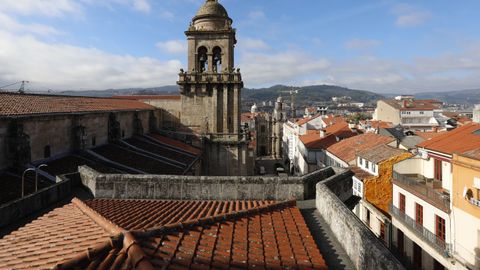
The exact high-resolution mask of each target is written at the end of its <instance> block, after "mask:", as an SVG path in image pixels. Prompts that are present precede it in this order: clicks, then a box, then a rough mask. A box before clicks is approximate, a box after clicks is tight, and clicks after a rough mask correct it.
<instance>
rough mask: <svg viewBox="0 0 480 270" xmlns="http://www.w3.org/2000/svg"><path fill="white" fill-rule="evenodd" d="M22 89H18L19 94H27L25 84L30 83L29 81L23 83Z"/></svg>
mask: <svg viewBox="0 0 480 270" xmlns="http://www.w3.org/2000/svg"><path fill="white" fill-rule="evenodd" d="M21 83H22V84H21V85H20V89H18V92H19V93H20V94H25V84H26V83H30V82H29V81H21Z"/></svg>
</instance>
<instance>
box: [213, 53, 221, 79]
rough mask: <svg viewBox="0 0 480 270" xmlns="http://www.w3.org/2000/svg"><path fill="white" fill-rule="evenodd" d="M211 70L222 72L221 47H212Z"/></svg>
mask: <svg viewBox="0 0 480 270" xmlns="http://www.w3.org/2000/svg"><path fill="white" fill-rule="evenodd" d="M213 72H215V73H219V72H222V49H220V47H215V48H213Z"/></svg>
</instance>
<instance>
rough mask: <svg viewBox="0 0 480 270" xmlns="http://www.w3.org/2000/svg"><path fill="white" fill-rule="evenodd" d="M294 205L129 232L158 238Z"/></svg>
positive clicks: (228, 214)
mask: <svg viewBox="0 0 480 270" xmlns="http://www.w3.org/2000/svg"><path fill="white" fill-rule="evenodd" d="M296 204H297V201H296V200H288V201H283V202H278V203H273V204H268V205H262V206H258V207H255V208H251V209H246V210H241V211H236V212H231V213H227V214H219V215H215V216H211V217H204V218H200V219H194V220H190V221H186V222H177V223H172V224H167V225H163V226H160V227H157V228H151V229H146V230H136V231H130V232H131V233H132V234H133V235H134V236H136V237H140V238H142V237H150V236H152V235H156V236H158V235H163V234H167V233H171V232H173V231H177V230H181V229H188V228H192V227H195V226H204V225H211V224H213V223H217V222H219V221H226V220H232V219H237V218H241V217H246V216H248V215H250V214H259V213H263V212H266V211H272V210H277V209H281V208H285V207H289V206H295V205H296Z"/></svg>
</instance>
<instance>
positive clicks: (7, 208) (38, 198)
mask: <svg viewBox="0 0 480 270" xmlns="http://www.w3.org/2000/svg"><path fill="white" fill-rule="evenodd" d="M79 182H80V180H79V178H78V176H76V175H70V176H69V177H66V176H65V177H62V179H61V181H60V182H58V183H56V184H54V185H52V186H49V187H46V188H44V189H42V190H40V191H38V192H37V193H34V194H30V195H27V196H25V197H23V198H21V199H18V200H15V201H12V202H9V203H6V204H3V205H1V206H0V228H3V227H5V226H7V225H8V224H10V223H12V222H15V221H17V220H19V219H21V218H24V217H26V216H28V215H30V214H32V213H34V212H36V211H40V210H42V209H44V208H46V207H48V206H50V205H52V204H54V203H56V202H58V201H60V200H62V199H64V198H66V197H68V196H70V195H71V194H72V191H73V189H74V188H75V186H76V185H78V184H79Z"/></svg>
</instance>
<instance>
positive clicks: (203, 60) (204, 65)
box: [197, 46, 208, 72]
mask: <svg viewBox="0 0 480 270" xmlns="http://www.w3.org/2000/svg"><path fill="white" fill-rule="evenodd" d="M197 57H198V60H197V63H198V70H199V71H200V72H205V71H207V70H208V55H207V48H205V47H203V46H202V47H200V48H198V56H197Z"/></svg>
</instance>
